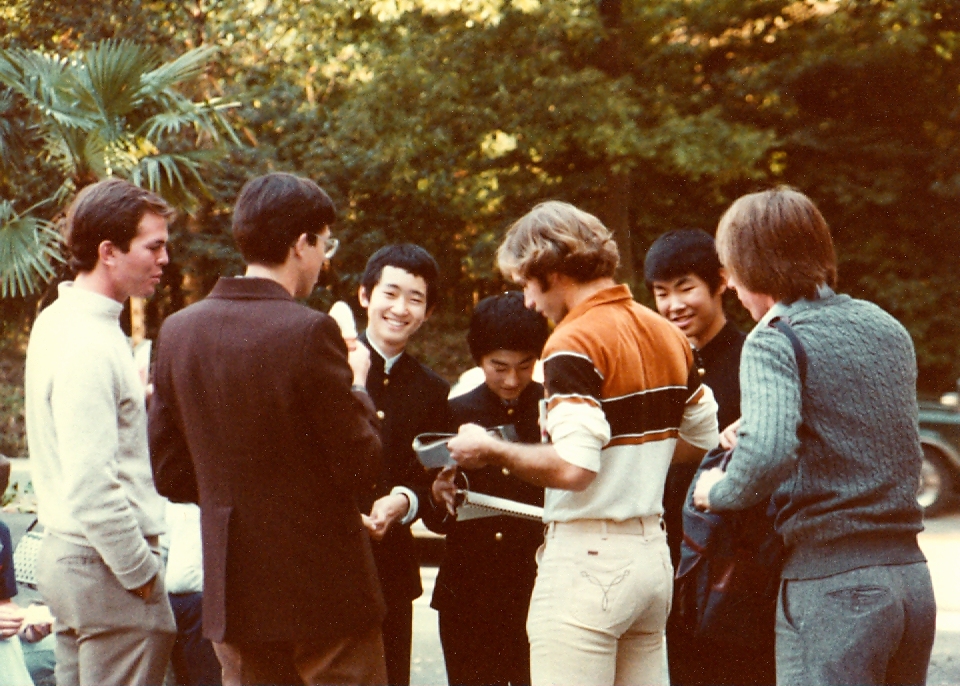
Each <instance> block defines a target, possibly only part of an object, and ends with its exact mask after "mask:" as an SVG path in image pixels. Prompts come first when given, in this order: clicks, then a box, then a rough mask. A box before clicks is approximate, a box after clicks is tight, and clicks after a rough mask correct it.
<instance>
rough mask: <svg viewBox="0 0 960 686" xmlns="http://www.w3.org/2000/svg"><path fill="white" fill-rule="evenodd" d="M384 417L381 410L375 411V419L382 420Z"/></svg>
mask: <svg viewBox="0 0 960 686" xmlns="http://www.w3.org/2000/svg"><path fill="white" fill-rule="evenodd" d="M385 416H386V415H385V414H383V410H377V419H383V418H384V417H385Z"/></svg>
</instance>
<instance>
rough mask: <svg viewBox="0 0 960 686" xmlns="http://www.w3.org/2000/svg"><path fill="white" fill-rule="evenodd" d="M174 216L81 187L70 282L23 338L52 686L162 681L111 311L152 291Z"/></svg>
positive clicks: (145, 519) (167, 640) (125, 346)
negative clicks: (52, 637)
mask: <svg viewBox="0 0 960 686" xmlns="http://www.w3.org/2000/svg"><path fill="white" fill-rule="evenodd" d="M172 214H173V210H172V208H171V207H170V206H169V205H167V203H166V202H164V201H163V200H162V199H161V198H159V197H158V196H156V195H154V194H153V193H150V192H149V191H146V190H143V189H141V188H138V187H136V186H134V185H133V184H130V183H128V182H126V181H122V180H119V179H110V180H106V181H101V182H100V183H97V184H94V185H92V186H88V187H87V188H85V189H83V190H82V191H81V192H80V194H79V195H78V196H77V197H76V199H75V200H74V202H73V204H72V205H71V207H70V209H69V210H68V214H67V235H66V241H67V247H68V248H69V251H70V266H71V267H72V268H73V269H74V270H75V271H76V272H77V277H76V280H75V281H73V282H66V283H63V284H61V285H60V288H59V296H58V299H57V300H56V302H54V303H53V304H52V305H51V306H50V307H48V308H47V309H46V310H44V311H43V312H41V313H40V315H39V316H38V317H37V321H36V323H35V324H34V327H33V331H32V332H31V335H30V344H29V347H28V349H27V368H26V420H27V441H28V445H29V449H30V456H31V461H32V473H33V484H34V488H35V490H36V494H37V503H38V516H39V519H40V523H41V524H43V526H44V528H45V530H46V537H45V538H44V542H43V546H42V548H41V551H40V556H39V559H38V564H37V567H38V585H39V589H40V592H41V593H42V594H43V596H44V599H45V600H46V601H47V603H48V605H49V606H50V609H51V611H52V612H53V614H54V616H55V617H56V623H55V625H54V630H55V631H56V635H57V643H56V658H57V667H56V678H57V683H58V684H59V685H60V686H72V685H76V684H143V685H148V684H160V683H162V682H163V675H164V671H165V669H166V665H167V662H168V660H169V655H170V650H171V648H172V646H173V642H174V638H175V635H176V626H175V624H174V620H173V613H172V612H171V610H170V604H169V602H168V600H167V595H166V592H165V590H164V588H163V574H161V571H162V566H163V565H162V563H161V558H160V548H159V545H158V540H157V539H158V536H159V535H160V534H161V533H162V532H163V530H164V510H163V507H164V506H163V502H162V500H161V499H160V496H159V495H158V494H157V491H156V489H155V488H154V484H153V476H152V473H151V466H150V457H149V452H148V448H147V415H146V408H145V396H144V386H143V383H142V382H141V380H140V378H139V376H138V373H137V369H136V367H135V365H134V361H133V354H132V350H131V348H130V345H129V343H128V341H127V339H126V337H125V336H124V334H123V331H122V330H121V329H120V324H119V316H120V312H121V310H122V308H123V302H124V301H125V300H126V299H127V298H129V297H131V296H139V297H146V296H149V295H151V294H152V293H153V291H154V289H155V288H156V286H157V283H159V280H160V276H161V273H162V271H163V266H164V265H165V264H167V262H168V258H167V251H166V244H167V220H168V218H169V217H170V216H171V215H172Z"/></svg>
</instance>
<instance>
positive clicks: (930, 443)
mask: <svg viewBox="0 0 960 686" xmlns="http://www.w3.org/2000/svg"><path fill="white" fill-rule="evenodd" d="M920 443H921V445H922V446H923V467H922V469H921V472H920V485H919V488H918V489H917V501H918V502H919V503H920V505H921V507H923V512H924V514H925V515H927V516H933V515H937V514H940V513H942V512H944V511H946V510H948V509H950V508H951V506H952V505H954V504H955V503H956V499H957V496H958V495H960V380H958V381H957V392H956V393H945V394H943V395H942V396H940V398H938V399H936V400H925V399H923V398H921V399H920Z"/></svg>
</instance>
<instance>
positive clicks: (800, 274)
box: [717, 186, 837, 303]
mask: <svg viewBox="0 0 960 686" xmlns="http://www.w3.org/2000/svg"><path fill="white" fill-rule="evenodd" d="M717 252H718V253H719V255H720V261H721V262H722V263H723V266H724V267H726V268H727V269H728V270H729V271H730V272H731V274H732V275H733V276H734V277H735V278H736V279H737V280H738V281H739V282H740V283H741V284H742V285H743V286H744V287H745V288H747V289H748V290H750V291H753V292H754V293H762V294H764V295H769V296H771V297H772V298H773V299H774V300H776V301H783V302H786V303H791V302H793V301H795V300H799V299H800V298H809V299H813V298H815V297H816V294H817V287H818V286H819V285H820V284H824V283H825V284H826V285H828V286H830V287H831V288H833V287H834V286H836V284H837V256H836V253H835V252H834V249H833V239H832V238H831V237H830V227H828V226H827V222H826V220H825V219H824V218H823V215H822V214H820V210H818V209H817V206H816V205H814V204H813V201H812V200H811V199H810V198H808V197H807V196H805V195H804V194H803V193H801V192H799V191H796V190H794V189H792V188H789V187H787V186H781V187H779V188H775V189H773V190H769V191H764V192H762V193H751V194H749V195H745V196H743V197H742V198H740V199H738V200H737V201H736V202H734V203H733V204H732V205H731V206H730V208H729V209H728V210H727V211H726V212H724V214H723V217H722V218H721V219H720V225H719V226H718V227H717Z"/></svg>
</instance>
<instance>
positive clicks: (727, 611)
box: [675, 317, 807, 646]
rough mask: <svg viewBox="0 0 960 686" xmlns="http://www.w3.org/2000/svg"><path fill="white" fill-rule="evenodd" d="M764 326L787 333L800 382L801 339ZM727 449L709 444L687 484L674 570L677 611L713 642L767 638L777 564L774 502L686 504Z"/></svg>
mask: <svg viewBox="0 0 960 686" xmlns="http://www.w3.org/2000/svg"><path fill="white" fill-rule="evenodd" d="M770 326H772V327H774V328H776V329H778V330H779V331H781V332H782V333H783V334H784V335H785V336H786V337H787V338H788V339H789V340H790V344H791V345H792V346H793V351H794V355H795V357H796V360H797V369H798V371H799V374H800V383H801V386H802V385H803V384H805V383H806V373H807V354H806V351H805V350H804V348H803V344H802V343H801V342H800V339H799V338H797V335H796V334H795V333H794V331H793V329H792V328H791V327H790V323H789V321H788V320H787V319H785V318H782V317H777V318H775V319H773V320H772V321H771V322H770ZM731 454H732V451H730V450H724V449H723V448H719V447H718V448H714V449H713V450H711V451H710V452H708V453H707V454H706V455H705V456H704V458H703V461H702V462H701V463H700V467H699V469H698V470H697V473H696V475H695V476H694V478H693V481H692V482H691V484H690V490H689V491H688V492H687V500H686V503H685V504H684V507H683V543H682V545H681V554H680V564H679V566H678V568H677V574H676V584H677V593H676V594H675V597H676V599H677V602H678V604H679V607H678V612H679V615H680V618H681V621H682V622H683V624H684V625H685V626H686V627H687V628H688V629H689V630H690V631H691V632H692V634H693V635H694V636H698V637H703V638H707V639H709V640H711V641H715V642H718V643H733V644H739V645H747V646H760V645H770V644H772V642H773V640H774V629H773V627H774V621H775V615H776V605H777V592H778V589H779V585H780V571H781V568H782V566H783V542H782V540H781V538H780V535H779V534H778V533H777V532H776V531H775V530H774V526H773V524H774V519H775V516H776V512H775V510H774V507H773V504H772V503H769V502H768V503H759V504H757V505H754V506H753V507H750V508H748V509H746V510H741V511H738V512H724V513H713V512H703V511H701V510H698V509H697V508H696V507H694V505H693V491H694V487H695V486H696V483H697V480H698V479H699V478H700V475H701V474H702V473H703V472H704V471H706V470H708V469H713V468H714V467H719V468H720V469H726V467H727V463H728V462H729V461H730V457H731Z"/></svg>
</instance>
